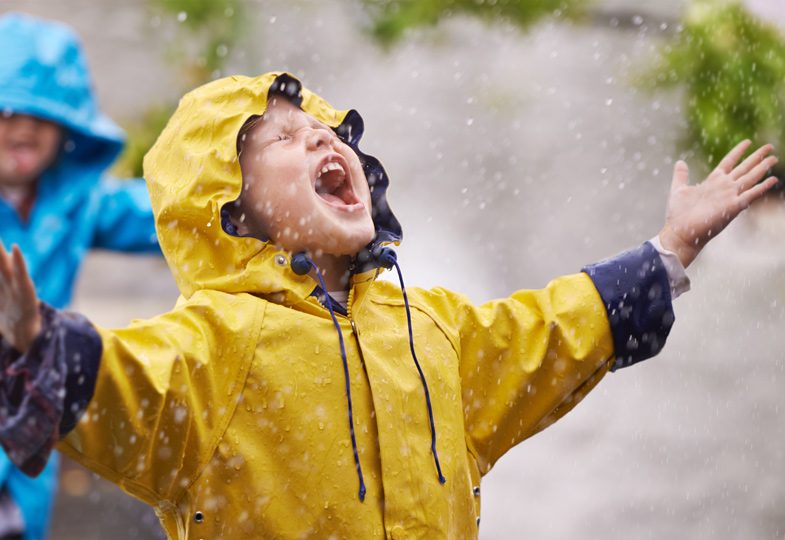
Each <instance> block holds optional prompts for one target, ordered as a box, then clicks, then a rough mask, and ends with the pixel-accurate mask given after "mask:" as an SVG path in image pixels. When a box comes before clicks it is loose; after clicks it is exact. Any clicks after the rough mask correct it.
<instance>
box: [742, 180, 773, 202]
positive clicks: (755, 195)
mask: <svg viewBox="0 0 785 540" xmlns="http://www.w3.org/2000/svg"><path fill="white" fill-rule="evenodd" d="M778 182H779V179H778V178H777V177H776V176H770V177H769V178H767V179H766V180H765V181H763V182H761V183H760V184H757V185H756V186H754V187H752V188H751V189H748V190H747V191H745V192H744V193H742V194H741V202H742V204H743V205H744V208H747V207H748V206H749V205H751V204H752V203H753V202H755V201H756V200H757V199H759V198H760V197H761V196H762V195H763V194H764V193H766V192H767V191H768V190H770V189H771V188H773V187H774V186H776V185H777V183H778Z"/></svg>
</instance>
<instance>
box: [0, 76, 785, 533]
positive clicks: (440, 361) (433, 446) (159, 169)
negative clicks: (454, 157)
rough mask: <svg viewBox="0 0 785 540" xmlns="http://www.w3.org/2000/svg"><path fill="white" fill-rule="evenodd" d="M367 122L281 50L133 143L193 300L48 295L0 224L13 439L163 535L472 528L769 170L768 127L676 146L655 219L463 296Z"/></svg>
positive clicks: (23, 460)
mask: <svg viewBox="0 0 785 540" xmlns="http://www.w3.org/2000/svg"><path fill="white" fill-rule="evenodd" d="M362 135H363V121H362V118H361V117H360V115H359V114H358V113H357V112H356V111H353V110H349V111H345V110H344V111H340V110H336V109H334V108H332V107H331V106H330V105H329V104H328V103H327V102H326V101H324V100H323V99H321V98H320V97H319V96H317V95H315V94H313V93H311V92H309V91H308V90H307V89H306V88H304V87H303V86H302V85H301V83H300V82H299V81H298V80H296V79H295V78H294V77H292V76H290V75H288V74H281V73H269V74H266V75H263V76H260V77H255V78H248V77H240V76H236V77H228V78H226V79H222V80H218V81H214V82H212V83H209V84H207V85H205V86H203V87H201V88H198V89H196V90H194V91H193V92H190V93H189V94H188V95H186V96H185V97H184V98H183V99H182V100H181V101H180V105H179V107H178V110H177V112H176V113H175V114H174V116H173V117H172V119H171V120H170V122H169V125H168V126H167V128H166V129H165V130H164V132H163V133H162V134H161V136H160V137H159V139H158V142H157V143H156V145H155V146H154V147H153V149H152V150H151V151H150V152H149V153H148V154H147V156H146V158H145V177H146V179H147V182H148V187H149V189H150V193H151V198H152V201H153V207H154V211H155V213H156V219H157V224H158V233H159V238H160V242H161V245H162V248H163V250H164V253H165V254H166V257H167V260H168V262H169V265H170V267H171V269H172V272H173V274H174V276H175V279H176V280H177V282H178V286H179V287H180V291H181V293H182V298H181V299H180V301H178V303H177V306H176V307H175V308H174V309H173V310H172V311H171V312H169V313H166V314H162V315H160V316H158V317H155V318H153V319H151V320H148V321H135V322H134V323H133V324H132V325H131V326H130V327H128V328H124V329H116V330H108V329H102V328H99V327H97V326H94V325H92V324H91V323H89V322H88V321H86V320H85V319H84V318H82V317H79V316H77V315H74V314H67V313H63V312H60V311H57V310H53V309H51V307H49V306H47V305H45V304H44V303H43V302H39V301H38V298H37V296H36V294H35V290H34V287H33V282H32V281H31V280H30V278H29V277H28V276H27V273H26V272H25V265H24V261H23V258H22V255H21V253H20V251H19V250H18V249H17V248H14V249H13V250H12V253H11V254H9V253H8V252H6V251H5V249H4V248H0V335H2V337H3V339H2V340H0V375H2V376H1V377H0V399H3V400H5V404H6V410H2V409H0V443H2V444H3V446H4V448H6V451H7V452H8V453H9V455H10V456H11V457H12V459H14V462H15V463H18V464H19V465H20V466H21V468H22V470H24V471H26V472H29V473H31V474H35V473H36V472H37V471H39V470H40V469H41V468H42V467H43V466H44V464H45V463H46V460H47V457H48V455H49V452H50V451H51V449H52V448H53V447H54V446H55V445H58V443H59V446H58V448H59V449H61V450H62V451H63V452H65V453H67V455H69V456H71V457H73V458H74V459H76V460H78V461H79V462H80V463H82V464H84V465H85V466H87V467H88V468H90V469H91V470H93V471H95V472H96V473H98V474H100V475H102V476H104V477H105V478H107V479H109V480H110V481H112V482H114V483H116V484H118V485H120V486H121V487H122V488H123V489H124V490H126V491H127V492H128V493H131V494H132V495H134V496H136V497H138V498H139V499H141V500H143V501H145V502H146V503H148V504H150V505H151V506H153V507H154V508H155V510H156V513H157V514H158V516H159V518H160V520H161V524H162V526H163V528H164V530H165V531H166V533H167V535H168V536H169V537H170V538H178V539H186V538H188V539H199V538H211V539H213V540H217V539H227V540H228V539H239V538H249V539H256V538H281V539H284V538H285V539H301V538H385V539H388V540H389V539H392V540H400V539H406V538H423V539H428V540H431V539H445V540H446V539H454V538H477V536H478V534H479V528H478V527H479V524H480V501H481V488H480V483H481V480H482V476H484V475H485V474H487V473H488V471H489V470H491V468H492V467H493V465H494V463H495V462H496V461H497V460H498V459H499V458H500V457H501V456H502V455H503V454H504V453H505V452H507V451H508V450H509V449H510V448H512V447H513V446H515V445H516V444H518V443H519V442H521V441H522V440H525V439H526V438H528V437H530V436H532V435H534V434H535V433H537V432H538V431H540V430H542V429H545V428H546V427H547V426H549V425H550V424H551V423H553V422H554V421H556V420H557V419H558V418H560V417H561V416H563V415H564V414H566V413H567V412H568V411H570V410H571V409H572V408H573V407H574V406H575V404H577V403H578V402H579V401H580V400H581V399H582V398H583V396H584V395H585V394H586V393H588V392H589V391H591V390H592V388H594V387H595V386H596V384H597V383H598V381H599V380H600V379H602V378H603V376H604V375H605V374H606V373H608V372H609V371H611V370H614V369H617V368H625V367H627V366H629V365H631V364H634V363H635V362H638V361H641V360H645V359H646V358H649V357H651V356H654V355H655V354H657V353H658V352H659V351H660V350H661V348H662V346H663V345H664V343H665V339H666V337H667V335H668V332H669V330H670V328H671V325H672V323H673V311H672V308H671V299H672V296H673V295H675V294H676V293H678V292H679V289H680V288H681V287H682V286H683V285H684V270H683V267H686V266H688V265H689V264H690V263H691V262H692V260H693V259H694V258H695V256H697V254H698V252H699V251H700V250H701V249H702V247H703V246H704V245H705V243H706V242H707V241H708V240H709V239H710V238H712V237H714V236H716V234H717V233H719V232H720V231H721V230H722V229H723V228H724V227H725V226H726V225H727V224H728V223H729V222H730V221H732V220H733V219H734V218H735V217H736V215H738V213H739V212H741V211H742V210H743V209H744V208H746V207H747V206H748V205H749V204H751V203H752V202H753V201H754V200H755V199H757V198H758V197H760V196H761V195H762V194H763V193H764V192H765V191H766V190H767V189H769V188H771V187H772V186H773V185H774V183H775V180H774V179H768V180H765V181H764V182H760V183H759V181H760V180H761V179H762V178H763V177H764V175H765V174H766V171H767V169H768V168H770V167H771V166H772V165H773V164H774V163H776V158H774V157H773V156H768V157H767V155H768V154H769V153H770V152H771V150H772V148H771V146H770V145H766V146H764V147H762V148H760V149H758V150H757V151H755V152H753V153H752V155H751V156H750V157H748V158H747V159H745V160H743V161H742V160H741V158H742V156H743V155H744V153H745V151H746V150H747V148H748V147H749V141H747V142H744V143H742V144H740V145H738V146H737V147H736V148H735V149H734V150H733V151H732V152H730V153H729V154H728V156H726V157H725V158H724V159H723V160H722V162H721V163H720V164H719V165H718V167H717V168H716V169H715V170H714V171H713V172H712V173H711V174H710V175H709V177H708V178H707V179H706V180H705V181H704V182H703V183H702V184H700V185H696V186H689V185H688V178H687V177H688V171H687V166H686V164H684V163H683V162H678V163H677V164H676V166H675V169H674V175H673V183H672V186H671V192H670V197H669V201H668V209H667V216H666V223H665V226H664V227H663V229H662V231H661V232H660V233H659V235H658V236H657V237H656V238H654V239H652V241H651V242H646V243H644V244H643V245H642V246H641V247H639V248H636V249H632V250H629V251H627V252H625V253H623V254H620V255H618V256H616V257H613V258H611V259H607V260H605V261H602V262H600V263H598V264H594V265H590V266H587V267H586V268H584V269H583V271H582V272H579V273H576V274H573V275H570V276H563V277H561V278H558V279H555V280H553V281H552V282H551V283H549V284H548V285H547V286H546V287H545V288H544V289H542V290H535V291H532V290H519V291H516V292H514V293H513V294H512V295H511V296H510V297H509V298H503V299H498V300H494V301H491V302H487V303H485V304H483V305H481V306H475V305H473V304H472V303H471V302H469V300H468V299H467V298H465V297H464V296H462V295H460V294H456V293H454V292H451V291H448V290H445V289H442V288H438V287H436V288H433V289H430V290H424V289H420V288H417V287H408V288H407V287H404V285H403V278H402V272H401V269H400V268H399V265H398V263H397V261H396V258H395V255H394V252H393V251H392V249H391V247H390V245H391V244H395V243H398V242H400V241H401V238H402V230H401V227H400V224H399V223H398V221H397V220H396V219H395V216H394V215H393V213H392V211H391V209H390V207H389V205H388V203H387V198H386V190H387V187H388V185H389V179H388V177H387V175H386V173H385V171H384V169H383V167H382V166H381V163H380V162H379V161H378V160H377V159H376V158H374V157H373V156H369V155H366V154H364V153H363V152H362V151H361V150H360V149H359V146H358V145H359V141H360V139H361V137H362ZM740 161H741V163H739V162H740ZM382 269H393V270H394V271H396V273H397V275H398V277H399V279H400V282H401V284H400V286H398V285H394V284H392V283H390V282H388V281H385V280H379V279H377V278H378V276H379V274H380V273H381V271H382ZM679 276H681V278H680V277H679ZM22 384H24V385H25V386H24V387H25V391H24V392H14V389H15V388H18V387H19V386H20V385H22Z"/></svg>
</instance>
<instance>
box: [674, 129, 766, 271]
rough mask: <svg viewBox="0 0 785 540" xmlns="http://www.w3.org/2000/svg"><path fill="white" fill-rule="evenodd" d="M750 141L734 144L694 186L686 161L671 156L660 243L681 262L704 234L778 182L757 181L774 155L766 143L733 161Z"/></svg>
mask: <svg viewBox="0 0 785 540" xmlns="http://www.w3.org/2000/svg"><path fill="white" fill-rule="evenodd" d="M750 144H751V143H750V141H743V142H741V143H739V144H738V145H736V148H734V149H733V150H731V151H730V152H729V153H728V155H727V156H725V157H724V158H723V160H722V161H721V162H720V164H719V165H718V166H717V168H716V169H714V171H712V173H711V174H710V175H709V176H708V177H707V178H706V180H704V181H703V182H702V183H700V184H698V185H695V186H690V185H688V184H689V169H688V168H687V164H686V163H684V162H683V161H678V162H676V165H675V167H674V170H673V183H672V184H671V190H670V195H669V196H668V207H667V210H666V215H665V227H663V229H662V231H661V232H660V235H659V236H660V242H661V243H662V247H664V248H665V249H667V250H669V251H672V252H674V253H676V255H678V257H679V259H680V260H681V263H682V264H683V265H684V267H685V268H686V267H687V266H689V265H690V263H692V261H694V260H695V258H696V257H697V256H698V253H700V251H701V250H702V249H703V247H704V246H705V245H706V244H707V243H708V242H709V240H711V239H712V238H713V237H715V236H717V235H718V234H719V233H720V232H721V231H722V230H723V229H724V228H725V227H726V226H727V225H728V224H729V223H730V222H731V221H733V220H734V219H735V218H736V216H738V215H739V214H740V213H741V211H742V210H744V209H746V208H747V207H748V206H749V205H750V204H752V203H753V202H754V201H755V200H756V199H758V198H759V197H761V196H762V195H763V194H764V193H766V191H768V190H769V189H771V188H772V187H774V185H775V184H776V183H777V179H776V178H774V177H770V178H767V179H766V181H764V182H760V181H761V179H762V178H763V177H764V175H765V174H766V171H768V170H769V169H770V168H771V167H773V166H774V164H775V163H777V161H778V160H777V158H776V157H774V156H769V155H768V154H769V153H770V152H771V151H772V149H773V147H772V146H771V145H770V144H767V145H765V146H762V147H760V148H759V149H758V150H756V151H755V152H754V153H753V154H752V155H751V156H750V157H748V158H747V159H745V160H744V162H742V163H741V164H740V165H737V163H738V162H739V160H740V159H741V157H742V156H743V155H744V152H746V150H747V148H748V147H749V146H750ZM767 156H768V157H767ZM759 182H760V183H759Z"/></svg>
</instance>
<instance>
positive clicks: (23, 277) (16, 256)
mask: <svg viewBox="0 0 785 540" xmlns="http://www.w3.org/2000/svg"><path fill="white" fill-rule="evenodd" d="M12 256H13V263H14V274H15V277H16V282H17V286H18V287H19V290H20V292H21V293H22V298H23V299H24V300H25V301H35V300H36V294H35V285H33V280H32V279H30V274H28V273H27V265H26V264H25V258H24V257H23V256H22V251H21V250H20V249H19V246H17V245H14V247H13V248H12Z"/></svg>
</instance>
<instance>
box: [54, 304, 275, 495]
mask: <svg viewBox="0 0 785 540" xmlns="http://www.w3.org/2000/svg"><path fill="white" fill-rule="evenodd" d="M202 293H204V294H202ZM239 296H247V295H239ZM260 304H262V303H261V302H258V300H257V301H256V302H243V301H242V299H237V298H236V295H225V294H217V293H216V294H213V295H212V296H211V295H210V293H208V292H205V291H201V292H200V293H196V294H195V295H194V296H193V297H192V298H191V299H190V300H189V301H187V302H183V303H181V304H178V306H177V307H176V308H175V310H173V311H172V312H170V313H167V314H164V315H161V316H159V317H156V318H154V319H151V320H149V321H135V322H134V323H133V324H132V325H131V326H130V327H128V328H125V329H122V330H105V329H101V328H98V329H97V331H98V334H99V335H100V337H101V341H102V347H103V353H102V356H101V366H100V369H99V371H98V377H97V380H96V384H95V391H94V394H93V396H92V400H91V401H90V404H89V406H88V407H87V410H86V411H85V414H84V415H83V417H82V419H81V420H80V422H79V423H78V424H77V425H76V427H75V428H74V429H73V430H72V431H70V432H69V433H68V434H67V435H66V436H65V438H64V439H63V440H62V442H61V443H60V444H59V445H58V447H57V449H58V450H59V451H61V452H62V453H63V454H65V455H67V456H69V457H71V458H72V459H74V460H76V461H78V462H79V463H81V464H82V465H84V466H85V467H87V468H88V469H91V470H93V471H94V472H96V473H98V474H100V475H101V476H103V477H105V478H106V479H107V480H109V481H111V482H113V483H115V484H117V485H119V486H120V487H122V488H123V489H124V490H125V491H127V492H128V493H130V494H132V495H134V496H135V497H137V498H139V499H141V500H142V501H144V502H146V503H148V504H150V505H154V506H155V505H160V504H161V501H162V500H163V501H174V500H178V499H179V497H181V496H182V494H184V493H185V490H186V488H187V487H188V485H189V484H190V481H192V479H193V477H194V476H195V475H196V473H197V472H198V471H200V470H201V469H202V468H203V467H205V466H206V464H207V461H208V460H209V458H210V457H211V456H212V455H213V453H214V451H215V448H216V447H217V445H218V442H219V441H220V438H221V437H222V436H223V435H224V431H225V429H226V425H227V424H228V422H229V419H230V418H231V416H232V414H233V413H234V410H235V407H236V405H237V396H239V395H240V390H241V389H242V385H243V384H244V381H245V377H246V375H247V372H248V368H249V366H250V362H251V359H252V357H253V353H254V350H255V347H256V344H257V339H258V333H259V328H260V327H261V322H260V321H261V316H262V313H263V311H264V308H263V307H259V306H260Z"/></svg>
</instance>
